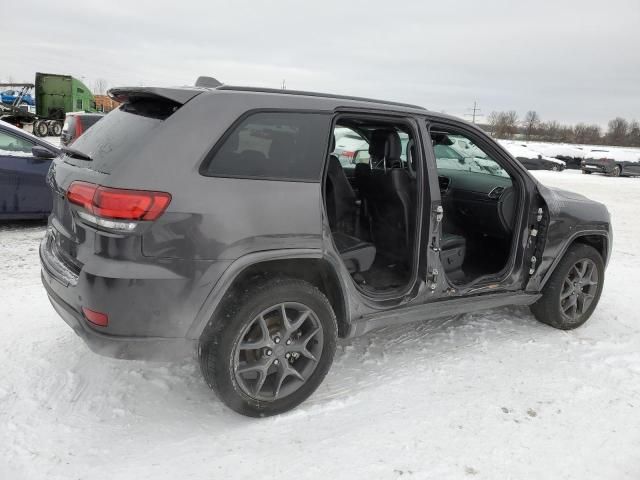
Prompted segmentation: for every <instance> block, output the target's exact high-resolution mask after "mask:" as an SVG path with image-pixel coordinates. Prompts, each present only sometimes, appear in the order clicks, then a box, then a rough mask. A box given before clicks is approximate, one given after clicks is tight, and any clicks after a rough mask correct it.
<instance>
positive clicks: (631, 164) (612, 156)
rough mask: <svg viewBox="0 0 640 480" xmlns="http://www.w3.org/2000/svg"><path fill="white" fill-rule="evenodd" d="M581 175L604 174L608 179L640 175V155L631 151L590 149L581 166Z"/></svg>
mask: <svg viewBox="0 0 640 480" xmlns="http://www.w3.org/2000/svg"><path fill="white" fill-rule="evenodd" d="M581 169H582V173H586V174H590V173H593V172H596V173H604V174H605V175H608V176H610V177H632V176H637V175H640V154H638V152H637V151H632V150H622V149H621V150H614V149H610V150H609V149H604V148H594V149H591V150H590V151H589V152H587V154H586V158H585V159H584V160H583V161H582V164H581Z"/></svg>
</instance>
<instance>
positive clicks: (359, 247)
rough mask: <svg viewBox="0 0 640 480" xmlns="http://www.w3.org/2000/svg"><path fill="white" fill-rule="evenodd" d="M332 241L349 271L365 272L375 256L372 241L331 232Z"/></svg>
mask: <svg viewBox="0 0 640 480" xmlns="http://www.w3.org/2000/svg"><path fill="white" fill-rule="evenodd" d="M333 242H334V243H335V244H336V248H337V249H338V252H339V253H340V257H341V258H342V261H343V262H344V264H345V266H346V267H347V270H348V271H349V273H357V272H366V271H367V270H369V269H370V268H371V265H372V264H373V261H374V260H375V258H376V247H374V245H373V244H372V243H369V242H364V241H362V240H360V239H359V238H356V237H353V236H351V235H346V234H344V233H340V232H336V233H334V234H333Z"/></svg>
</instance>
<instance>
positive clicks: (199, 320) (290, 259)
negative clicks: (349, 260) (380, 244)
mask: <svg viewBox="0 0 640 480" xmlns="http://www.w3.org/2000/svg"><path fill="white" fill-rule="evenodd" d="M246 257H251V258H246ZM246 257H243V258H241V259H239V260H236V261H235V262H234V263H233V264H231V266H230V267H229V268H228V269H227V271H225V273H224V274H223V276H222V277H221V278H220V280H219V281H218V282H217V283H216V285H215V286H214V288H213V289H212V291H211V293H210V294H209V295H208V297H207V299H206V300H205V303H204V304H203V306H202V307H201V308H200V311H199V312H198V315H197V316H196V319H195V320H194V322H193V324H192V326H191V328H190V329H189V331H188V332H187V337H188V338H192V339H200V338H201V337H202V336H203V335H204V334H206V332H207V331H208V329H209V328H212V327H213V326H214V323H213V319H214V318H215V316H216V313H217V312H218V311H219V310H220V309H221V307H222V306H223V304H224V300H225V298H229V295H233V292H235V291H238V290H239V289H243V288H246V287H247V286H249V285H250V284H251V283H252V282H255V281H260V280H261V279H265V278H267V279H268V278H270V277H271V278H273V277H278V276H280V277H283V276H284V277H288V278H296V279H299V280H304V281H307V282H309V283H311V284H312V285H314V286H315V287H316V288H318V289H319V290H320V291H321V292H322V293H323V294H324V295H325V296H326V297H327V299H328V300H329V303H330V304H331V307H332V308H333V311H334V313H335V315H336V320H337V323H338V336H340V337H345V336H346V335H347V333H348V331H349V325H350V323H349V318H348V312H349V309H348V306H347V301H346V299H347V297H346V294H345V289H344V286H343V283H342V282H341V280H340V276H339V274H338V272H337V271H336V269H335V268H334V266H333V265H332V263H331V262H330V261H329V260H327V259H326V258H324V257H323V256H322V255H321V253H320V252H311V251H305V252H297V253H293V252H291V251H289V252H286V254H283V253H280V254H277V253H275V252H258V253H257V254H251V255H247V256H246Z"/></svg>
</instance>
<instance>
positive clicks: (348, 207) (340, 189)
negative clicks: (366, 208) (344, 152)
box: [326, 137, 357, 233]
mask: <svg viewBox="0 0 640 480" xmlns="http://www.w3.org/2000/svg"><path fill="white" fill-rule="evenodd" d="M334 146H335V137H334V141H333V144H332V146H331V151H333V149H334ZM326 204H327V215H328V217H329V226H330V227H331V230H332V231H333V232H338V231H340V232H348V233H352V232H353V231H354V225H355V224H354V222H355V213H356V208H357V206H356V194H355V193H354V191H353V188H352V187H351V184H350V183H349V180H348V179H347V176H346V175H345V173H344V170H343V169H342V165H341V164H340V160H338V157H336V156H335V155H330V156H329V165H328V166H327V183H326Z"/></svg>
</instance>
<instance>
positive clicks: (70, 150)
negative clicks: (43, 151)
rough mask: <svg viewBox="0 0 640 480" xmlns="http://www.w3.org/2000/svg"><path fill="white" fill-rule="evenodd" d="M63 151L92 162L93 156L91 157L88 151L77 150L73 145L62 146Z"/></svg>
mask: <svg viewBox="0 0 640 480" xmlns="http://www.w3.org/2000/svg"><path fill="white" fill-rule="evenodd" d="M62 151H63V152H64V153H66V154H67V155H69V156H70V157H73V158H79V159H80V160H86V161H87V162H92V161H93V158H91V157H90V156H89V155H87V154H86V153H82V152H81V151H80V150H76V149H75V148H71V147H62Z"/></svg>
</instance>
